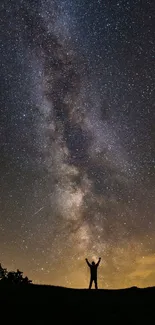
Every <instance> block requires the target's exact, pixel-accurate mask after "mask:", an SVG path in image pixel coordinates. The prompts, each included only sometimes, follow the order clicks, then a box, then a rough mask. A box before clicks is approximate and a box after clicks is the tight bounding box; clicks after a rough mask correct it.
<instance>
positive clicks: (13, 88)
mask: <svg viewBox="0 0 155 325" xmlns="http://www.w3.org/2000/svg"><path fill="white" fill-rule="evenodd" d="M79 3H80V2H78V1H74V0H72V1H60V0H59V1H54V0H53V1H39V0H38V1H37V0H36V1H32V2H31V1H30V0H27V1H20V0H18V1H17V2H16V4H13V3H11V2H10V1H8V3H3V4H2V5H1V24H2V26H3V28H2V33H1V35H2V53H1V62H2V65H1V85H2V86H1V115H0V116H1V129H0V132H1V143H0V145H1V155H0V156H1V157H0V167H1V180H0V191H1V195H0V198H1V202H0V204H1V208H0V209H1V222H0V244H1V245H0V256H1V262H2V264H4V266H6V267H8V268H9V269H10V268H11V269H16V268H20V269H22V270H23V271H24V272H25V273H27V274H28V276H29V277H30V278H32V280H33V282H37V283H48V284H54V285H64V286H71V287H86V286H87V285H88V283H87V282H88V278H87V277H88V270H87V266H86V265H85V257H88V259H90V260H91V259H92V258H93V259H95V260H97V259H98V257H99V256H101V257H102V263H101V266H100V271H99V286H100V287H107V288H119V287H127V286H132V285H137V286H148V285H153V284H154V281H155V271H154V270H155V240H154V231H155V218H154V208H155V203H154V202H155V200H154V197H155V190H154V185H155V177H154V175H155V147H154V141H155V132H154V123H155V111H154V96H153V95H154V82H155V80H154V79H155V78H154V65H155V64H154V62H155V45H154V36H155V33H154V29H153V18H154V17H153V12H154V9H155V8H154V4H153V1H146V2H145V5H142V4H140V3H139V1H138V0H137V1H130V3H129V2H126V1H123V0H122V1H110V2H109V1H93V0H92V1H85V2H84V4H82V2H81V4H79Z"/></svg>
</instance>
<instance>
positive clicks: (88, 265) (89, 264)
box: [85, 258, 90, 266]
mask: <svg viewBox="0 0 155 325" xmlns="http://www.w3.org/2000/svg"><path fill="white" fill-rule="evenodd" d="M85 261H86V262H87V264H88V266H90V263H89V262H88V259H87V258H86V259H85Z"/></svg>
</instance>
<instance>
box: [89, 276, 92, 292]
mask: <svg viewBox="0 0 155 325" xmlns="http://www.w3.org/2000/svg"><path fill="white" fill-rule="evenodd" d="M92 283H93V280H92V278H90V283H89V289H91V287H92Z"/></svg>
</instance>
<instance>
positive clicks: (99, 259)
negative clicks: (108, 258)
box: [96, 257, 101, 266]
mask: <svg viewBox="0 0 155 325" xmlns="http://www.w3.org/2000/svg"><path fill="white" fill-rule="evenodd" d="M100 261H101V257H99V260H98V262H97V263H96V265H97V266H99V264H100Z"/></svg>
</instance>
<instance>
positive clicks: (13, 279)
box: [0, 263, 32, 285]
mask: <svg viewBox="0 0 155 325" xmlns="http://www.w3.org/2000/svg"><path fill="white" fill-rule="evenodd" d="M31 283H32V280H29V278H28V277H27V276H25V277H24V276H23V272H21V271H20V270H19V269H17V271H7V269H6V268H4V267H2V265H1V263H0V285H5V284H6V285H7V284H10V285H12V284H14V285H23V284H25V285H28V284H31Z"/></svg>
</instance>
